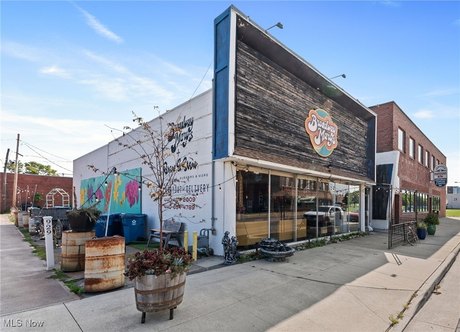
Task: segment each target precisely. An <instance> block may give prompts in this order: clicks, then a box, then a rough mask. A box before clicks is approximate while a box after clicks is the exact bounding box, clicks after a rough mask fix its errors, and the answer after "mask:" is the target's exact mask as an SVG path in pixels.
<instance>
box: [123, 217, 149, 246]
mask: <svg viewBox="0 0 460 332" xmlns="http://www.w3.org/2000/svg"><path fill="white" fill-rule="evenodd" d="M146 221H147V215H146V214H131V213H122V214H121V223H122V225H123V236H124V237H125V243H131V242H134V241H138V240H145V224H146Z"/></svg>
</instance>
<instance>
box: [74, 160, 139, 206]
mask: <svg viewBox="0 0 460 332" xmlns="http://www.w3.org/2000/svg"><path fill="white" fill-rule="evenodd" d="M141 176H142V169H141V168H135V169H130V170H126V171H122V172H118V173H116V175H113V174H112V175H109V176H108V177H107V176H98V177H94V178H89V179H85V180H82V181H81V184H80V202H84V203H83V204H82V206H83V207H88V206H91V205H94V204H96V203H97V205H96V207H97V208H98V209H99V210H101V211H102V213H107V212H108V211H109V208H110V213H111V214H112V213H134V214H137V213H141V212H142V206H141V186H140V185H139V183H140V182H141ZM110 194H112V195H110ZM110 197H111V199H110Z"/></svg>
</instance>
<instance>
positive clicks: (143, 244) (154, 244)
mask: <svg viewBox="0 0 460 332" xmlns="http://www.w3.org/2000/svg"><path fill="white" fill-rule="evenodd" d="M128 246H129V247H132V248H135V249H137V250H140V251H144V250H145V249H148V250H151V249H156V248H159V247H160V244H159V243H158V242H152V243H150V246H149V247H147V241H135V242H131V243H130V244H128Z"/></svg>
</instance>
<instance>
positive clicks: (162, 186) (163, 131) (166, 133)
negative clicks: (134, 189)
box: [116, 107, 196, 250]
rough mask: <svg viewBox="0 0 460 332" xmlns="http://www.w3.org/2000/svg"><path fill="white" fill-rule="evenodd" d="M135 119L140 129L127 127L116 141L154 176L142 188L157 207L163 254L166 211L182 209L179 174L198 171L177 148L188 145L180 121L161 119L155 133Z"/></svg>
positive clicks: (144, 179) (141, 120)
mask: <svg viewBox="0 0 460 332" xmlns="http://www.w3.org/2000/svg"><path fill="white" fill-rule="evenodd" d="M155 108H158V107H155ZM133 117H134V118H133V122H135V123H136V124H137V128H135V129H134V130H133V129H132V128H130V127H128V126H126V127H124V128H123V129H124V130H130V131H129V132H128V133H126V134H124V135H123V136H122V137H120V138H117V139H116V142H118V145H119V146H121V147H123V148H126V149H129V150H131V151H133V152H135V153H136V154H137V156H138V157H139V158H140V159H141V160H142V164H143V165H145V166H147V167H148V168H149V169H150V171H151V172H152V174H151V175H150V176H149V177H144V175H143V180H142V184H144V185H146V187H147V188H148V189H149V191H150V193H149V194H150V197H151V198H152V199H153V201H155V202H157V204H158V219H159V222H160V250H162V249H163V216H164V212H165V210H166V209H171V208H174V209H180V208H181V207H182V206H183V205H182V198H181V197H178V196H176V195H174V194H173V190H172V189H173V186H174V185H175V184H176V183H178V182H179V179H178V172H180V171H181V170H183V169H187V168H188V167H190V164H191V163H192V164H194V166H195V167H196V163H195V162H194V161H193V159H191V158H190V157H188V158H187V157H186V156H181V152H180V150H179V149H178V146H177V144H176V142H178V141H182V142H185V141H184V140H183V137H182V135H181V134H182V127H183V125H182V126H181V122H180V121H179V119H178V120H176V122H170V123H167V124H165V123H164V118H163V117H162V116H161V115H160V116H159V117H158V121H159V126H158V128H156V129H155V128H153V127H152V126H151V125H150V123H149V122H146V121H144V119H143V118H141V117H139V116H137V115H136V114H135V113H134V112H133ZM186 140H187V139H186ZM190 140H191V137H190V138H188V141H190ZM185 145H186V144H184V145H182V146H183V147H185Z"/></svg>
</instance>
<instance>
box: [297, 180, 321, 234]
mask: <svg viewBox="0 0 460 332" xmlns="http://www.w3.org/2000/svg"><path fill="white" fill-rule="evenodd" d="M317 187H318V182H317V180H316V179H313V178H303V179H301V178H299V179H297V240H305V239H306V238H311V237H314V236H316V232H314V233H313V231H314V229H313V228H314V227H316V202H317V200H319V201H324V200H325V199H326V198H325V195H326V194H325V192H324V191H322V192H319V191H317Z"/></svg>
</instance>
